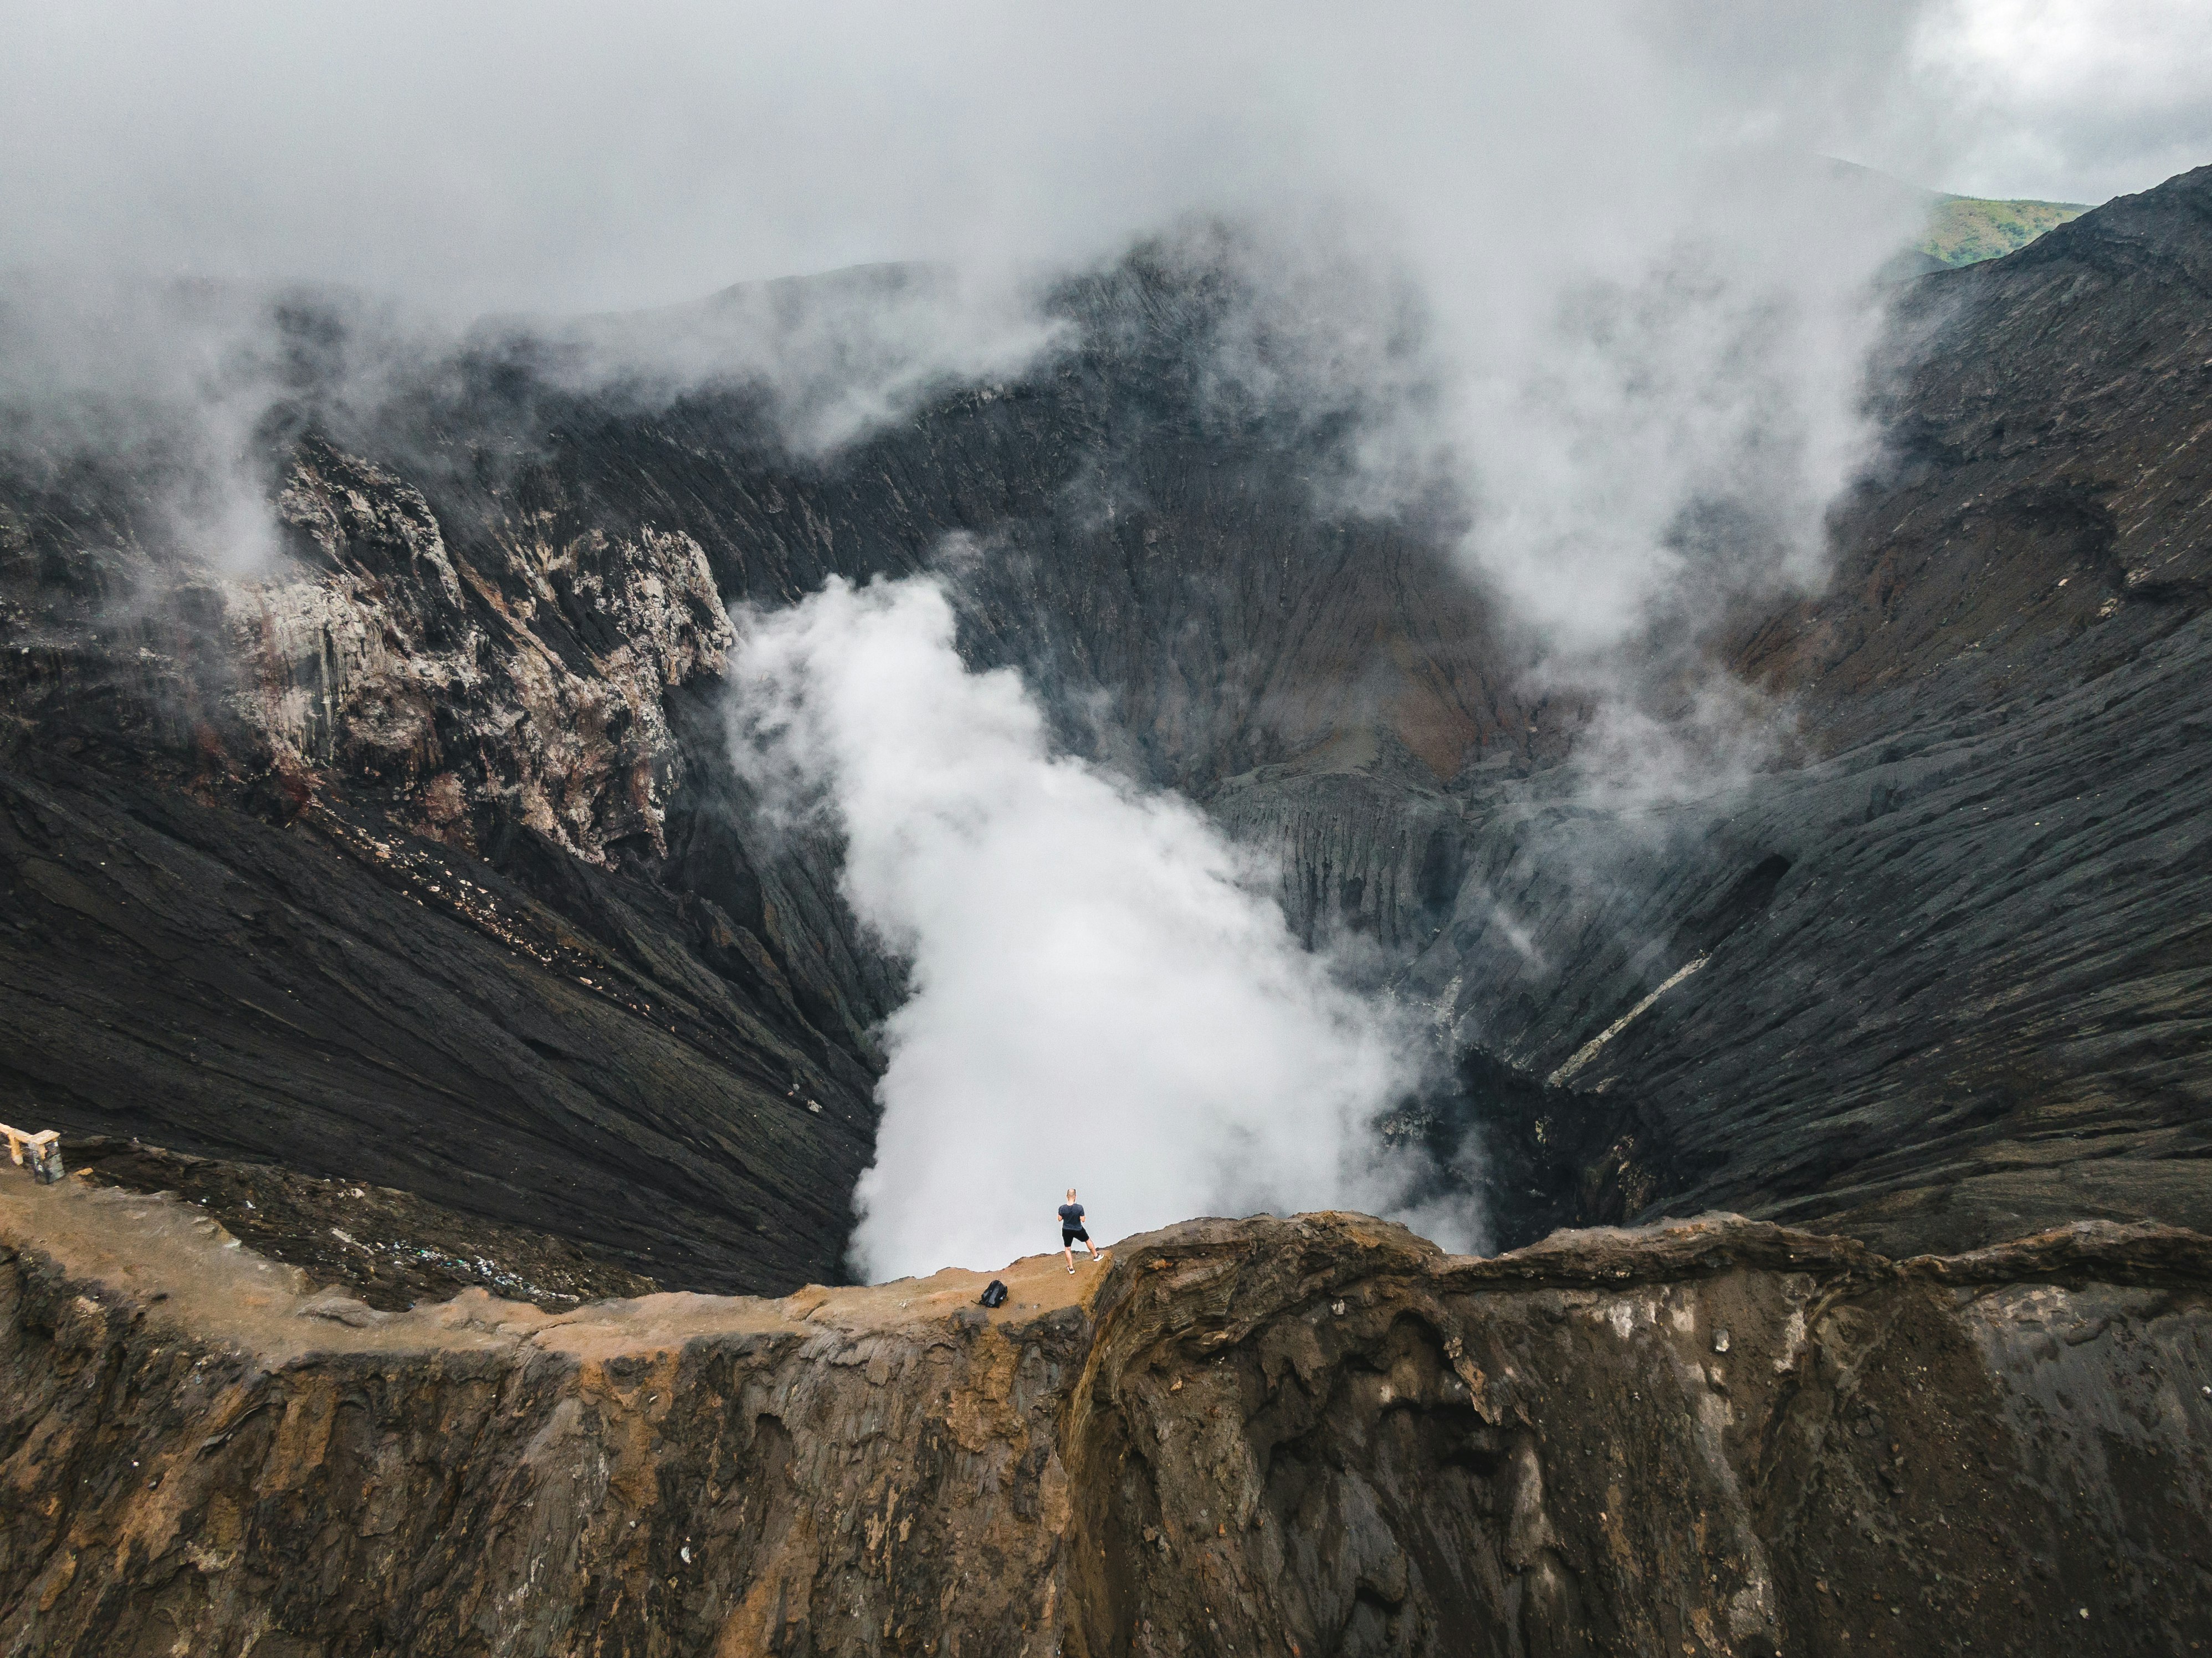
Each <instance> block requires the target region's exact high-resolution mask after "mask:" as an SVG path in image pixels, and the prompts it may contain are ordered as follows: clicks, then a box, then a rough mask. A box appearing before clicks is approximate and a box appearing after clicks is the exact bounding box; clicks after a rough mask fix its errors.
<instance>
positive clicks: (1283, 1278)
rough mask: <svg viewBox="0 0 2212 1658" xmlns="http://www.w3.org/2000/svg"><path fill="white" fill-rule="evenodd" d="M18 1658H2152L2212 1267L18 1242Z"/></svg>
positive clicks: (8, 1473)
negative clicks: (564, 1261)
mask: <svg viewBox="0 0 2212 1658" xmlns="http://www.w3.org/2000/svg"><path fill="white" fill-rule="evenodd" d="M0 1229H4V1230H0V1237H4V1242H5V1244H6V1247H7V1249H8V1251H9V1254H8V1256H7V1258H6V1260H5V1262H4V1264H0V1300H4V1309H3V1310H0V1363H4V1366H5V1376H6V1387H5V1389H4V1392H0V1412H4V1414H3V1415H0V1451H4V1455H5V1461H4V1462H0V1479H4V1480H5V1482H6V1488H7V1494H8V1500H7V1502H6V1503H5V1504H4V1506H3V1507H0V1637H4V1639H5V1641H6V1643H7V1649H8V1650H9V1651H11V1652H20V1653H24V1654H27V1655H29V1654H40V1655H46V1654H55V1655H59V1654H82V1655H93V1654H100V1655H118V1654H126V1653H144V1654H152V1653H157V1652H158V1653H169V1652H174V1651H189V1652H193V1653H208V1654H216V1653H225V1654H228V1653H240V1654H242V1653H246V1652H252V1653H258V1654H282V1655H285V1658H307V1655H311V1654H312V1655H337V1654H382V1653H390V1654H400V1653H406V1654H415V1655H432V1654H443V1653H454V1654H474V1655H489V1654H504V1653H517V1654H520V1653H532V1654H549V1653H577V1654H583V1653H591V1654H692V1653H699V1654H714V1655H726V1658H733V1655H739V1654H744V1655H751V1654H759V1653H777V1654H787V1655H792V1654H811V1655H826V1654H831V1653H854V1654H860V1653H894V1652H901V1653H902V1652H914V1653H933V1654H948V1655H949V1654H955V1653H957V1654H967V1655H985V1654H1000V1653H1003V1654H1019V1653H1029V1654H1039V1655H1042V1654H1047V1653H1066V1654H1072V1655H1089V1658H1103V1655H1107V1654H1114V1655H1121V1654H1125V1653H1129V1652H1137V1653H1146V1654H1183V1653H1191V1654H1223V1655H1225V1654H1228V1653H1231V1652H1240V1653H1273V1654H1285V1655H1296V1658H1321V1655H1334V1654H1346V1655H1350V1654H1370V1653H1407V1654H1413V1653H1422V1654H1425V1653H1464V1652H1468V1651H1478V1652H1495V1653H1500V1654H1508V1653H1513V1654H1518V1653H1528V1654H1553V1653H1577V1652H1592V1653H1595V1652H1662V1651H1663V1652H1668V1653H1672V1652H1674V1651H1677V1650H1682V1651H1686V1652H1688V1653H1707V1652H1711V1653H1735V1654H1753V1653H1765V1654H1773V1653H1801V1652H1819V1653H1829V1654H1838V1655H1843V1654H1863V1653H1866V1652H1869V1651H1874V1652H1898V1653H1923V1652H1926V1653H1934V1652H1938V1651H1941V1652H1951V1651H1955V1650H1958V1649H1960V1644H1961V1643H1962V1641H1963V1642H1966V1643H1970V1644H1971V1646H1972V1649H1974V1650H1977V1651H1984V1652H2006V1653H2039V1654H2040V1653H2055V1652H2060V1651H2067V1650H2079V1649H2083V1648H2085V1647H2087V1648H2093V1649H2095V1650H2099V1651H2109V1652H2160V1653H2179V1652H2185V1651H2189V1650H2193V1649H2195V1643H2198V1642H2201V1641H2203V1640H2204V1639H2206V1638H2207V1637H2212V1613H2208V1612H2207V1610H2206V1608H2207V1606H2209V1605H2212V1600H2209V1599H2208V1597H2207V1595H2206V1594H2205V1589H2206V1588H2207V1585H2206V1583H2205V1582H2204V1573H2205V1570H2206V1567H2205V1564H2204V1563H2205V1561H2206V1560H2207V1559H2208V1558H2212V1453H2208V1451H2207V1449H2206V1447H2207V1446H2208V1444H2212V1434H2208V1430H2212V1393H2208V1388H2212V1384H2208V1383H2206V1382H2205V1380H2204V1378H2205V1377H2206V1376H2209V1375H2212V1368H2208V1361H2212V1304H2209V1303H2208V1300H2207V1291H2208V1289H2212V1242H2208V1241H2207V1240H2205V1239H2203V1238H2202V1237H2199V1236H2195V1235H2191V1234H2184V1233H2177V1232H2174V1231H2171V1230H2160V1229H2157V1228H2153V1227H2137V1228H2133V1229H2123V1228H2117V1227H2111V1226H2102V1227H2097V1226H2085V1227H2080V1228H2075V1229H2072V1230H2068V1231H2065V1232H2062V1233H2057V1234H2053V1235H2051V1236H2045V1237H2041V1238H2038V1239H2033V1240H2030V1241H2028V1242H2024V1243H2021V1244H2018V1245H2013V1246H2008V1247H2007V1248H2002V1249H1996V1250H1992V1251H1989V1252H1984V1253H1983V1254H1976V1255H1970V1256H1965V1257H1959V1258H1953V1259H1948V1260H1935V1259H1923V1260H1913V1261H1909V1262H1905V1263H1902V1264H1899V1263H1893V1262H1891V1261H1888V1260H1883V1259H1881V1258H1880V1257H1878V1256H1875V1255H1873V1254H1870V1253H1869V1252H1868V1251H1866V1250H1865V1249H1864V1248H1861V1247H1859V1246H1857V1245H1855V1244H1851V1243H1849V1242H1842V1241H1838V1240H1834V1239H1824V1238H1819V1237H1814V1236H1808V1235H1806V1234H1802V1233H1793V1232H1789V1231H1785V1230H1781V1229H1778V1228H1776V1227H1773V1226H1771V1225H1767V1224H1755V1223H1749V1222H1745V1221H1741V1220H1740V1219H1736V1218H1727V1217H1720V1218H1707V1219H1705V1220H1702V1221H1699V1222H1695V1223H1691V1224H1682V1225H1672V1226H1668V1227H1663V1228H1656V1229H1650V1230H1643V1231H1636V1232H1602V1231H1601V1232H1586V1233H1565V1234H1561V1235H1559V1236H1556V1237H1554V1238H1553V1239H1552V1240H1549V1241H1548V1242H1547V1243H1545V1244H1544V1245H1542V1246H1540V1247H1538V1248H1531V1249H1527V1250H1523V1251H1522V1252H1519V1253H1518V1254H1511V1255H1507V1256H1504V1257H1500V1258H1498V1259H1495V1260H1474V1259H1468V1258H1453V1257H1447V1256H1443V1255H1442V1254H1438V1253H1437V1251H1436V1250H1434V1249H1433V1248H1431V1247H1429V1246H1427V1245H1425V1244H1423V1243H1421V1242H1419V1241H1418V1240H1416V1239H1414V1238H1413V1237H1412V1236H1409V1235H1407V1234H1406V1233H1405V1232H1403V1231H1401V1230H1398V1229H1396V1228H1393V1227H1389V1226H1387V1225H1384V1224H1380V1223H1377V1222H1373V1221H1370V1220H1366V1219H1364V1218H1359V1217H1356V1216H1336V1215H1316V1216H1304V1217H1300V1218H1297V1219H1295V1220H1290V1221H1278V1220H1271V1219H1265V1218H1261V1219H1255V1220H1249V1221H1243V1222H1225V1221H1202V1222H1193V1223H1190V1224H1186V1225H1183V1226H1181V1227H1177V1228H1174V1229H1170V1230H1168V1231H1165V1232H1162V1233H1155V1234H1151V1235H1147V1236H1143V1237H1139V1238H1133V1239H1130V1240H1128V1241H1127V1242H1125V1243H1123V1244H1122V1245H1121V1246H1120V1247H1119V1248H1117V1249H1116V1250H1115V1252H1114V1256H1113V1260H1112V1262H1111V1264H1110V1266H1105V1267H1103V1268H1093V1267H1089V1266H1086V1267H1085V1268H1084V1269H1083V1270H1082V1271H1081V1272H1079V1274H1078V1275H1076V1276H1074V1277H1070V1276H1069V1275H1068V1274H1067V1273H1066V1272H1065V1270H1064V1269H1063V1268H1062V1266H1060V1262H1059V1260H1058V1258H1057V1257H1054V1256H1048V1257H1042V1258H1036V1259H1032V1260H1026V1261H1024V1262H1020V1263H1017V1264H1016V1265H1015V1266H1012V1267H1011V1268H1008V1269H1006V1272H1004V1273H1003V1274H1002V1276H1003V1277H1004V1278H1006V1281H1007V1283H1008V1284H1009V1286H1010V1288H1011V1290H1012V1296H1011V1297H1010V1299H1009V1300H1008V1302H1007V1303H1006V1306H1004V1307H1003V1308H1001V1309H998V1310H996V1311H993V1312H985V1311H983V1310H982V1309H979V1308H977V1307H975V1305H974V1304H973V1303H974V1300H975V1293H976V1291H977V1290H978V1289H979V1288H980V1286H981V1284H982V1282H983V1280H984V1277H985V1275H983V1274H979V1273H972V1272H944V1273H940V1274H939V1275H938V1276H937V1277H935V1278H929V1279H926V1280H921V1281H915V1280H905V1281H902V1282H900V1283H897V1284H887V1285H880V1286H876V1287H874V1288H870V1289H864V1290H836V1291H829V1290H821V1289H809V1290H808V1291H804V1292H802V1293H801V1294H799V1295H798V1296H794V1297H790V1298H788V1299H787V1300H784V1301H781V1302H766V1301H752V1300H743V1299H740V1300H734V1301H725V1300H717V1299H714V1298H712V1297H697V1296H688V1295H664V1296H655V1297H647V1298H645V1299H642V1300H639V1301H631V1302H607V1303H596V1304H594V1305H592V1306H587V1307H584V1308H581V1309H577V1310H575V1311H574V1312H572V1313H568V1314H565V1315H551V1314H547V1313H544V1312H541V1311H539V1310H537V1309H531V1308H527V1307H523V1306H520V1305H517V1304H514V1303H502V1302H499V1301H496V1300H494V1299H492V1298H491V1297H488V1296H486V1295H484V1294H483V1293H482V1292H481V1291H470V1292H468V1293H465V1294H464V1295H462V1296H460V1297H457V1298H455V1299H454V1300H453V1301H450V1302H447V1303H444V1304H442V1305H440V1306H435V1307H419V1308H417V1309H415V1310H413V1311H410V1312H405V1313H397V1314H394V1313H383V1312H379V1311H377V1310H375V1309H371V1308H370V1307H368V1306H367V1305H366V1304H364V1303H361V1302H359V1301H356V1300H353V1299H351V1298H349V1297H346V1296H344V1295H343V1294H341V1293H336V1292H332V1291H319V1292H311V1291H310V1287H309V1286H308V1284H307V1283H306V1281H305V1280H304V1279H303V1278H301V1276H300V1275H299V1274H298V1272H297V1270H296V1269H294V1268H289V1267H285V1266H279V1265H276V1264H274V1263H269V1262H265V1261H262V1260H258V1258H256V1257H254V1256H252V1255H251V1254H248V1253H246V1252H245V1251H243V1250H240V1249H238V1248H234V1247H227V1243H226V1239H225V1237H224V1236H223V1234H222V1232H221V1230H220V1229H219V1228H218V1227H216V1225H215V1224H213V1223H212V1222H211V1221H209V1220H207V1219H206V1218H204V1217H201V1216H198V1215H197V1214H195V1213H193V1212H191V1210H190V1209H189V1208H188V1207H186V1206H180V1205H179V1204H177V1203H175V1202H173V1201H167V1200H162V1199H149V1198H147V1197H143V1196H140V1195H137V1194H131V1193H118V1192H113V1191H91V1190H87V1189H83V1188H81V1187H76V1186H75V1185H74V1184H72V1183H66V1182H65V1183H64V1185H63V1186H61V1187H54V1188H40V1187H32V1186H31V1185H30V1184H29V1182H27V1181H9V1182H7V1183H6V1185H5V1189H4V1190H0Z"/></svg>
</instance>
